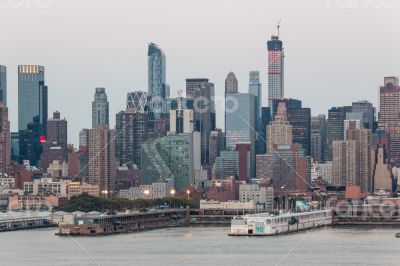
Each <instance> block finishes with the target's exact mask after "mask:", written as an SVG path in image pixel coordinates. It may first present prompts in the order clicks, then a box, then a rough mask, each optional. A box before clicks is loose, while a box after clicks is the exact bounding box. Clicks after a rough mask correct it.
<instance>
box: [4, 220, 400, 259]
mask: <svg viewBox="0 0 400 266" xmlns="http://www.w3.org/2000/svg"><path fill="white" fill-rule="evenodd" d="M228 231H229V228H228V227H191V228H169V229H160V230H153V231H146V232H141V233H133V234H122V235H111V236H101V237H74V238H73V239H71V238H69V237H59V236H55V235H54V233H55V230H53V229H38V230H28V231H14V232H4V233H0V265H7V266H8V265H17V266H20V265H49V266H50V265H52V266H53V265H112V266H119V265H276V264H277V263H278V262H281V265H322V264H323V265H345V264H349V265H400V239H397V238H395V237H394V235H395V233H397V232H400V228H399V229H395V228H373V227H361V228H354V227H328V228H321V229H316V230H314V231H312V232H311V233H310V232H300V233H295V234H290V235H281V236H274V237H229V236H228V235H227V234H228ZM78 246H81V247H82V249H83V250H85V251H83V250H82V249H81V248H79V247H78ZM295 246H297V247H296V248H295V249H294V250H293V251H292V252H291V253H290V254H288V253H289V251H290V250H291V249H293V248H294V247H295ZM86 252H87V254H86ZM286 255H287V257H286V258H285V259H284V260H283V258H284V257H285V256H286ZM90 257H92V258H93V260H92V259H91V258H90ZM94 261H95V262H94ZM96 263H97V264H96Z"/></svg>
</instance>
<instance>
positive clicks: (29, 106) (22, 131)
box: [18, 65, 48, 165]
mask: <svg viewBox="0 0 400 266" xmlns="http://www.w3.org/2000/svg"><path fill="white" fill-rule="evenodd" d="M47 101H48V100H47V86H46V85H45V83H44V67H43V66H38V65H20V66H18V130H19V138H20V141H19V145H20V149H19V155H20V158H19V161H20V162H21V161H22V160H30V162H31V164H32V165H36V164H37V161H38V159H39V157H40V155H41V153H42V151H43V147H42V142H44V141H45V138H46V129H47V106H48V102H47Z"/></svg>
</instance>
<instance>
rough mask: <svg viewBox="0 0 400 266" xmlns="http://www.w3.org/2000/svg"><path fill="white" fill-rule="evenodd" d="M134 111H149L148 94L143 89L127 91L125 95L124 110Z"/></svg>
mask: <svg viewBox="0 0 400 266" xmlns="http://www.w3.org/2000/svg"><path fill="white" fill-rule="evenodd" d="M128 109H129V110H131V111H133V112H135V113H147V112H148V111H149V94H148V93H147V92H144V91H133V92H128V94H127V96H126V110H128Z"/></svg>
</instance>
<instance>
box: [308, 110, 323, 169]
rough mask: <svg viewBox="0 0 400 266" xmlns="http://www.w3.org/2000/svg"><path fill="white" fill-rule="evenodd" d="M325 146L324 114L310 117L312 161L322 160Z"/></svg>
mask: <svg viewBox="0 0 400 266" xmlns="http://www.w3.org/2000/svg"><path fill="white" fill-rule="evenodd" d="M325 146H326V116H325V115H318V116H313V117H311V157H312V158H313V159H314V161H317V162H324V161H325V157H324V153H325Z"/></svg>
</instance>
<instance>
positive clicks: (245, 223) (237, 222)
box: [229, 209, 333, 236]
mask: <svg viewBox="0 0 400 266" xmlns="http://www.w3.org/2000/svg"><path fill="white" fill-rule="evenodd" d="M332 223H333V215H332V210H330V209H328V210H317V211H309V212H299V213H282V214H279V215H272V214H269V213H261V214H248V215H244V216H236V217H234V218H233V219H232V221H231V231H230V233H229V235H230V236H271V235H280V234H286V233H292V232H298V231H301V230H307V229H314V228H316V227H322V226H327V225H332Z"/></svg>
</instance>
